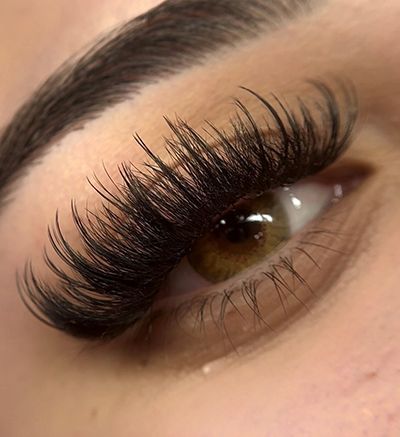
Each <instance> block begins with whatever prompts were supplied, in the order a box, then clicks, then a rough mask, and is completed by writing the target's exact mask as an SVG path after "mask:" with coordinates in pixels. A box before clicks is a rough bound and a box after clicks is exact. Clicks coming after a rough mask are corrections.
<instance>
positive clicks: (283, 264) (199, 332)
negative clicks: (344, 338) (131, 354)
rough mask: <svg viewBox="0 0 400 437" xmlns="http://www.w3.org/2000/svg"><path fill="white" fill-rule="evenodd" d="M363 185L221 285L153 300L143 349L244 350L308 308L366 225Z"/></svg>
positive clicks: (205, 356) (203, 357)
mask: <svg viewBox="0 0 400 437" xmlns="http://www.w3.org/2000/svg"><path fill="white" fill-rule="evenodd" d="M364 191H366V190H364V189H363V187H360V188H359V190H356V191H355V192H353V193H350V194H349V195H348V196H347V197H346V198H344V199H343V200H342V201H341V202H339V203H338V204H336V205H334V206H333V207H332V208H330V209H329V210H328V211H326V212H325V213H324V214H323V215H322V216H321V217H320V218H318V219H317V220H315V221H314V222H313V223H311V224H310V225H309V226H307V227H306V228H305V229H304V230H303V231H302V232H300V233H299V234H298V235H297V236H296V237H295V238H293V239H292V240H291V241H290V242H289V243H288V244H287V245H286V246H285V248H284V249H283V251H281V252H279V253H277V254H276V256H274V257H273V258H272V259H269V260H268V261H267V262H266V263H265V262H264V264H259V265H257V266H255V267H254V268H251V269H248V271H245V272H244V274H243V275H241V276H238V277H236V278H233V279H232V280H228V281H226V282H225V283H224V284H223V286H222V288H221V286H220V285H217V286H215V285H214V286H210V287H208V289H207V290H202V291H201V293H195V294H194V295H193V296H191V297H189V298H188V296H187V295H186V296H178V297H177V298H175V299H172V300H171V302H169V304H168V305H167V306H165V302H159V304H158V305H155V306H154V307H153V311H152V314H151V316H150V317H149V319H148V320H147V321H146V322H145V323H144V324H143V325H142V327H141V329H144V330H147V331H148V332H150V331H151V335H150V336H148V337H146V338H147V340H146V342H147V341H148V340H149V339H150V343H151V347H150V348H149V347H148V346H149V345H148V344H147V346H146V351H147V352H146V353H152V354H159V353H160V351H161V350H164V349H165V353H167V354H168V356H169V355H170V354H171V356H174V360H175V361H176V362H179V361H180V360H179V357H181V358H182V360H183V361H184V362H186V364H187V365H192V363H193V357H192V355H193V354H195V355H196V356H197V360H195V361H196V365H199V363H202V362H207V361H209V360H212V359H216V358H218V357H220V356H222V355H226V354H228V353H230V352H234V351H236V352H237V351H238V350H240V351H243V350H245V349H246V347H247V346H250V345H251V344H252V343H253V341H254V339H255V338H258V337H260V335H261V334H263V333H265V334H266V335H268V334H269V335H271V334H277V333H278V332H280V331H282V330H283V328H285V327H286V326H287V325H288V324H290V323H292V322H293V321H294V320H296V319H297V318H298V317H299V316H301V315H303V314H304V313H306V312H307V311H309V310H310V309H312V307H313V305H314V303H315V302H316V301H317V300H318V299H319V298H321V297H322V296H323V295H325V294H326V292H327V291H328V290H329V289H331V288H332V286H333V285H334V284H335V283H336V282H337V281H338V278H339V276H340V274H341V273H342V272H343V271H344V270H345V265H346V263H347V262H348V261H349V260H350V259H351V256H352V255H354V253H355V251H356V248H357V246H358V243H359V241H360V238H361V236H362V234H363V232H364V230H365V227H366V226H367V224H368V219H367V217H368V215H369V214H368V208H369V207H370V202H368V200H369V196H367V195H365V194H364V193H363V192H364ZM361 209H364V211H365V212H364V214H363V215H362V217H363V222H362V223H361V222H360V210H361ZM166 324H167V325H166ZM142 333H143V332H142ZM130 335H132V333H130ZM262 337H264V336H262ZM140 348H141V346H140ZM161 355H163V354H161ZM188 357H191V358H188Z"/></svg>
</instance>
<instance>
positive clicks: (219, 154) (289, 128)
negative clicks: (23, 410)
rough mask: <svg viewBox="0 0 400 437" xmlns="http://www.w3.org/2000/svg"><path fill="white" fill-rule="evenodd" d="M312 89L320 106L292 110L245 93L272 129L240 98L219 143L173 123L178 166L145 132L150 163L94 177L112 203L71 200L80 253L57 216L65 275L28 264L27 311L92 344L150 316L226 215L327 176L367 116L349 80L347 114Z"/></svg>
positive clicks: (172, 149) (22, 286)
mask: <svg viewBox="0 0 400 437" xmlns="http://www.w3.org/2000/svg"><path fill="white" fill-rule="evenodd" d="M312 85H313V87H314V88H315V89H316V90H317V92H318V94H319V96H320V98H317V99H315V100H313V103H312V105H311V106H310V105H308V106H307V105H306V104H305V103H304V101H302V100H301V99H298V104H297V105H296V108H294V110H291V109H289V108H286V107H285V105H284V103H283V102H282V101H280V100H279V99H277V98H276V97H274V103H270V102H269V101H267V100H265V99H264V98H263V97H262V96H260V95H259V94H257V93H255V92H254V91H251V90H249V89H246V88H244V90H245V91H246V92H248V93H250V94H251V95H252V96H253V98H255V99H256V100H257V101H258V102H259V104H260V105H261V106H262V107H263V110H264V111H265V114H266V116H267V117H266V118H265V121H264V122H263V123H262V124H263V126H260V125H259V124H258V123H257V122H256V121H255V119H254V117H253V116H252V114H251V112H250V111H249V110H248V109H247V107H246V106H245V105H244V104H243V103H241V101H240V100H235V104H236V107H237V113H236V115H235V116H234V118H232V119H231V120H230V129H229V130H220V129H218V128H216V127H215V126H214V125H213V124H211V123H208V130H207V131H206V132H207V134H208V135H209V137H210V138H211V140H210V141H209V140H207V139H206V138H205V135H201V134H200V133H199V132H198V131H196V130H195V129H193V128H192V127H191V126H190V125H188V124H187V123H186V122H184V121H183V120H181V119H178V120H177V121H175V122H172V121H171V120H168V119H166V122H167V123H168V126H169V128H170V130H171V133H172V137H171V138H165V142H166V147H167V151H168V155H169V158H170V160H171V163H166V162H165V161H163V160H162V159H161V158H159V157H158V156H157V155H155V154H154V153H153V152H152V151H151V150H150V149H149V148H148V146H147V145H146V144H145V142H144V141H143V140H142V139H141V138H140V137H139V136H138V135H135V140H136V142H137V143H138V145H139V146H140V147H142V148H143V149H144V151H145V152H146V154H147V156H148V158H149V161H148V162H147V163H146V164H145V170H144V171H142V170H139V169H137V168H136V167H135V166H134V165H133V164H130V163H129V164H128V163H123V164H122V165H121V166H120V167H119V173H120V176H121V178H122V183H120V184H118V183H117V182H115V181H113V180H112V179H111V176H109V175H108V173H107V175H108V177H109V179H110V180H111V182H112V183H113V190H109V189H107V188H106V187H105V186H104V185H103V184H102V183H101V182H100V181H99V179H98V178H96V179H95V183H91V184H92V186H93V188H94V189H95V190H96V192H97V193H98V194H99V195H100V196H101V198H102V206H101V207H100V208H98V209H97V210H96V211H86V212H85V213H84V214H83V215H81V213H80V212H79V211H78V208H77V206H76V203H75V202H74V201H72V202H71V211H72V218H73V223H74V226H75V228H76V230H77V231H78V234H79V237H80V242H81V244H82V248H81V249H80V250H77V249H74V248H73V247H72V245H71V244H70V243H69V242H68V241H67V239H66V238H65V236H64V233H63V231H62V228H61V224H60V220H59V216H58V214H56V218H55V223H54V225H53V226H52V227H51V228H49V241H50V243H51V246H52V248H53V250H54V252H55V254H56V255H57V260H53V259H51V257H50V255H49V254H48V252H47V251H46V250H45V251H44V260H45V263H46V265H47V267H48V268H49V269H50V271H51V272H52V273H53V274H54V275H55V278H56V279H57V282H56V284H55V285H54V286H53V285H50V284H49V283H47V282H45V281H43V280H42V279H41V278H39V277H38V276H37V275H36V273H35V271H34V268H33V265H32V263H31V262H30V261H28V262H27V264H26V266H25V269H24V271H23V272H22V274H21V275H18V278H17V282H18V289H19V292H20V295H21V297H22V299H23V301H24V303H25V304H26V305H27V307H28V309H29V310H30V311H31V312H32V313H33V314H34V315H35V316H36V317H37V318H39V319H40V320H41V321H43V322H44V323H47V324H49V325H50V326H53V327H55V328H57V329H59V330H62V331H65V332H66V333H68V334H71V335H73V336H76V337H82V338H87V339H107V338H113V337H116V336H118V335H119V334H121V333H122V332H124V331H125V330H126V329H127V328H130V327H132V326H133V325H134V324H135V323H137V322H138V321H140V320H141V319H143V318H144V317H145V316H146V314H148V312H149V310H150V309H151V307H152V304H153V302H154V299H155V297H156V295H157V293H158V292H159V290H160V288H161V286H162V285H163V282H164V281H165V279H166V277H167V276H168V274H169V273H170V271H171V270H172V269H173V268H174V267H176V266H177V264H178V263H179V262H180V260H181V259H182V258H183V257H184V256H185V255H186V254H187V253H188V252H189V251H190V248H191V247H192V246H193V244H194V242H195V241H196V240H197V239H198V238H199V237H201V236H202V235H204V234H205V233H206V232H207V231H209V230H210V229H211V228H212V225H213V223H214V222H215V219H216V217H218V216H221V214H223V213H224V212H225V211H226V210H227V209H228V208H230V207H231V206H232V205H234V204H235V203H236V202H237V201H238V200H240V199H241V198H244V197H252V196H257V195H258V194H260V193H263V192H266V191H268V190H273V189H275V188H278V187H281V186H289V185H292V184H294V183H295V182H297V181H299V180H300V179H303V178H305V177H307V176H310V175H313V174H315V173H318V172H319V171H321V170H323V169H324V168H326V167H328V166H329V165H330V164H332V163H333V162H334V161H335V160H336V159H337V158H338V157H339V156H340V154H341V153H342V152H343V151H344V150H345V149H346V147H347V145H348V144H349V141H350V136H351V133H352V130H353V126H354V123H355V120H356V115H357V109H356V108H357V105H356V98H355V92H354V90H353V89H352V88H351V87H348V86H347V85H346V86H345V85H341V86H340V91H341V95H342V96H343V98H344V99H343V103H344V107H345V108H346V111H344V113H343V114H342V112H341V109H340V107H341V106H340V104H339V103H340V102H339V100H338V99H337V98H336V96H335V93H334V92H333V91H332V90H331V88H329V87H328V86H327V85H325V84H323V83H321V82H313V83H312ZM311 107H312V110H313V111H314V112H315V113H316V115H315V116H314V115H312V112H311ZM114 189H115V192H112V191H114ZM60 261H61V265H62V267H61V266H60Z"/></svg>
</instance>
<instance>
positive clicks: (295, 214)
mask: <svg viewBox="0 0 400 437" xmlns="http://www.w3.org/2000/svg"><path fill="white" fill-rule="evenodd" d="M275 193H276V195H277V199H278V201H279V202H280V204H281V205H282V206H283V207H284V209H285V211H286V214H287V217H288V221H289V226H290V233H291V234H292V235H293V234H295V233H297V232H299V231H300V230H301V229H302V228H304V227H305V226H306V225H307V224H308V223H309V222H311V221H312V220H314V219H315V218H316V217H318V216H319V215H320V214H321V212H322V211H323V210H324V209H326V208H327V207H328V206H329V205H330V204H332V203H334V202H336V201H337V200H339V199H340V198H342V197H343V189H342V186H341V185H339V184H337V185H328V184H323V183H317V182H299V183H297V184H295V185H293V186H292V187H290V188H289V187H285V188H280V189H278V190H276V191H275Z"/></svg>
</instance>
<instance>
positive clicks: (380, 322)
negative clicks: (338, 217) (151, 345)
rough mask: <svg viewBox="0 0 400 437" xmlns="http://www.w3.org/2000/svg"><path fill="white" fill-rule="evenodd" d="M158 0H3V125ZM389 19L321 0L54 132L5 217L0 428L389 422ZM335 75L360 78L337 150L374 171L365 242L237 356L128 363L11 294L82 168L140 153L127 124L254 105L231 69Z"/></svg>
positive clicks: (398, 398)
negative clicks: (276, 330)
mask: <svg viewBox="0 0 400 437" xmlns="http://www.w3.org/2000/svg"><path fill="white" fill-rule="evenodd" d="M157 3H158V2H156V1H146V0H143V1H135V2H132V1H113V2H112V4H111V3H110V2H105V1H100V2H99V1H92V0H90V1H89V0H88V1H86V2H85V5H84V6H82V2H78V1H68V2H67V1H63V0H59V1H57V2H54V1H53V2H51V1H46V2H45V1H40V2H39V1H29V2H27V1H26V0H25V1H24V0H19V1H3V2H2V4H1V6H0V21H1V25H0V37H1V38H0V40H1V41H2V47H1V51H0V64H1V65H2V66H6V67H5V68H2V72H1V73H0V74H2V76H0V77H1V80H0V125H3V124H5V123H6V122H7V121H9V119H10V118H11V117H12V115H13V113H14V111H15V109H16V108H17V107H18V106H19V105H20V104H21V103H22V102H23V101H24V99H26V98H27V97H28V96H29V95H30V93H31V92H32V91H33V90H34V89H35V87H36V86H37V85H38V84H39V83H40V82H41V81H42V80H43V79H45V78H46V77H47V76H48V75H49V74H50V73H51V72H52V71H53V70H54V68H56V67H57V65H59V64H60V63H61V62H62V61H63V60H64V59H66V58H68V57H69V56H70V55H72V54H73V53H74V52H76V51H77V50H79V49H80V48H81V47H83V46H84V45H85V44H87V43H88V42H90V41H92V40H93V38H95V37H96V35H98V34H99V33H101V32H104V31H105V30H107V29H109V28H110V27H113V26H115V25H116V24H118V23H120V22H121V21H122V20H125V19H127V18H132V17H134V16H136V15H138V14H139V13H141V12H143V11H145V10H147V9H148V8H150V7H152V6H154V5H155V4H157ZM349 3H351V4H349ZM21 11H22V12H21ZM399 21H400V4H399V3H398V2H397V1H395V0H386V1H385V0H384V1H381V2H379V3H377V2H374V1H372V0H357V1H356V0H354V1H352V2H348V1H345V0H332V1H330V2H328V4H327V5H326V6H325V7H323V8H320V10H318V11H317V12H314V13H313V14H312V15H310V16H308V17H306V18H301V19H297V20H295V21H294V22H292V23H290V24H288V25H286V26H284V27H283V28H282V29H281V30H279V31H277V32H275V33H273V34H269V35H261V36H260V38H259V39H257V40H253V41H251V42H247V43H243V44H241V45H240V46H239V47H238V48H235V49H227V50H224V51H222V53H219V54H218V55H217V54H216V55H211V56H210V58H209V59H208V61H207V62H206V63H204V65H202V66H199V67H195V68H191V69H189V70H186V71H183V72H182V73H180V74H179V75H176V76H173V77H172V78H169V79H166V80H163V81H161V82H159V83H157V84H155V85H152V86H149V87H146V88H145V89H144V90H143V92H142V93H141V95H140V96H139V97H137V98H135V99H134V100H133V101H127V102H125V103H123V104H120V105H119V106H117V107H114V108H112V109H109V110H107V111H105V112H104V114H102V116H101V117H100V118H99V119H97V120H95V121H93V122H91V123H90V124H88V125H87V126H86V127H85V129H84V130H82V131H78V132H74V133H71V134H68V135H67V136H65V137H64V138H62V139H61V140H60V141H59V142H58V143H57V145H56V146H54V147H52V148H51V149H50V150H49V152H48V153H47V154H46V156H45V158H43V159H42V160H41V161H40V163H38V164H37V165H35V166H32V167H31V168H30V170H29V171H28V172H27V174H26V175H25V176H24V178H23V179H22V180H20V181H19V183H18V184H17V186H16V187H15V191H14V193H13V201H12V202H11V203H10V204H9V205H7V208H6V209H5V210H4V211H3V213H2V215H1V217H0V241H2V248H1V249H0V251H1V260H2V262H1V264H0V284H1V285H0V287H1V305H0V356H1V361H0V375H1V377H0V434H1V435H4V436H9V437H19V436H21V437H22V436H26V435H27V433H28V434H29V435H30V436H32V437H36V436H37V437H39V436H41V437H47V436H55V435H57V436H59V437H64V436H65V437H66V436H82V437H83V436H84V437H91V436H97V437H102V436H110V435H113V436H116V437H127V436H132V435H137V436H221V435H229V436H241V435H252V436H266V435H268V436H275V435H277V436H281V435H285V436H291V435H293V436H303V435H304V436H321V435H323V436H337V435H341V436H396V435H399V432H400V389H399V387H400V344H399V341H398V333H399V332H400V317H399V312H400V295H399V293H398V290H399V285H398V281H399V279H400V278H399V274H398V266H399V262H400V255H399V251H398V246H399V243H400V230H399V228H398V223H399V221H400V200H399V196H398V193H399V189H400V174H399V172H398V169H399V165H400V148H399V145H400V141H399V140H400V135H399V132H400V130H399V129H400V83H399V81H398V76H399V72H400V45H399V42H398V41H399V39H400V28H399V26H398V23H399ZM61 23H62V24H61ZM37 29H39V31H37ZM43 54H45V55H43ZM8 72H12V74H9V73H8ZM332 74H333V75H339V76H344V77H348V78H350V79H351V80H352V81H353V83H354V84H355V85H356V87H357V92H358V96H359V101H360V108H361V117H360V119H361V123H360V125H359V127H358V135H357V138H356V140H355V141H354V144H353V145H352V147H351V149H350V151H349V152H348V153H349V156H350V157H351V158H354V159H361V160H362V162H364V163H366V164H368V165H370V166H371V167H372V168H373V172H372V175H371V176H370V178H369V179H368V181H367V182H366V183H365V185H364V186H363V187H360V191H359V192H358V193H357V192H355V193H354V197H353V199H354V202H359V205H360V207H359V212H358V214H359V216H355V218H353V220H354V223H353V226H354V228H357V224H358V223H360V227H361V230H362V233H361V235H362V238H361V243H360V244H359V245H357V247H355V248H354V250H353V252H352V253H351V254H350V255H349V259H348V260H347V262H346V266H345V268H344V271H343V273H342V275H341V276H340V277H339V278H338V280H337V281H335V282H333V283H332V284H330V287H329V290H328V292H327V293H326V295H324V297H323V299H320V301H318V302H317V303H316V305H315V306H314V307H313V309H312V311H311V312H309V313H307V314H305V315H304V316H302V317H300V318H298V320H296V321H295V323H293V324H291V325H290V326H288V327H287V328H285V329H283V330H282V332H281V333H280V334H279V335H278V336H276V337H271V336H270V335H262V334H260V335H254V339H253V340H252V342H251V343H252V345H251V346H249V347H248V348H246V350H245V351H244V352H243V353H241V354H239V355H237V354H227V356H225V357H220V358H218V359H216V360H212V362H210V363H207V367H204V364H205V362H204V360H200V359H198V360H197V357H196V356H195V357H194V361H195V362H193V363H191V365H190V366H189V367H185V366H180V365H179V363H176V365H175V363H174V356H173V355H170V356H169V358H168V360H169V362H171V361H172V364H173V365H171V366H167V365H165V361H163V360H161V359H156V360H155V362H154V363H153V362H152V363H140V362H138V361H137V360H135V357H132V356H131V355H130V354H129V353H127V352H126V350H121V349H124V345H125V343H124V342H120V343H118V342H117V343H116V344H112V345H106V346H88V345H87V344H86V343H85V342H82V341H79V340H76V339H73V338H69V337H67V336H66V335H64V334H62V333H60V332H57V331H55V330H51V329H50V328H48V327H46V326H45V325H43V324H41V323H40V322H38V321H37V320H36V319H34V318H33V317H32V316H31V315H30V314H29V312H28V311H27V310H26V308H25V307H24V306H23V305H22V303H21V301H20V299H19V297H18V294H17V290H16V285H15V271H16V270H17V269H19V268H20V267H21V266H23V265H24V262H25V260H26V258H27V257H31V258H33V259H34V260H35V259H39V257H40V251H41V249H42V247H43V245H44V244H45V243H46V228H47V225H48V224H49V223H51V222H52V220H53V217H54V212H55V210H56V209H57V208H58V209H59V210H60V212H61V215H62V216H63V217H65V220H68V205H69V201H70V199H71V198H76V199H77V200H78V202H81V204H84V203H85V202H86V200H88V201H89V204H91V203H93V204H95V202H96V198H95V197H94V195H93V191H92V190H91V189H90V187H89V186H88V184H87V182H86V177H87V176H88V175H89V176H90V175H92V174H93V172H94V173H98V174H102V165H103V162H104V163H105V164H106V166H107V168H109V169H110V171H111V173H112V174H115V167H116V165H117V164H118V163H120V162H123V161H124V160H131V161H133V162H134V163H135V164H137V165H141V164H142V162H143V160H144V158H145V157H144V154H143V152H142V151H141V150H139V149H138V148H137V146H136V145H135V144H134V143H133V142H132V140H131V134H132V132H135V131H138V132H139V133H140V134H141V136H142V137H143V138H145V140H146V142H147V143H148V144H150V145H151V147H152V149H153V150H155V151H156V152H158V153H160V154H161V155H163V153H164V154H165V151H164V150H163V143H162V141H161V136H162V135H163V134H164V135H167V134H168V130H167V128H166V126H165V124H164V123H163V121H162V117H163V115H168V116H170V117H174V114H179V115H183V116H184V118H185V119H186V120H188V121H189V122H190V123H191V124H192V125H193V126H194V127H196V128H201V127H202V126H204V123H203V121H204V119H208V120H212V121H213V122H214V123H215V124H216V125H218V126H224V124H226V123H227V117H226V114H227V112H229V113H230V112H232V96H243V99H244V101H245V102H246V103H248V105H249V106H250V108H252V107H253V105H254V101H252V100H251V99H249V97H248V96H245V95H243V94H241V91H238V86H239V85H245V86H247V87H250V88H252V89H255V90H257V92H259V93H261V94H263V95H268V93H269V92H271V91H272V92H275V93H287V94H288V95H298V94H299V93H300V94H301V91H302V89H303V85H302V83H303V82H304V78H306V79H307V78H310V77H316V78H325V77H327V76H329V75H332ZM178 96H179V97H178ZM254 109H255V110H257V109H256V107H255V106H254ZM99 157H101V159H99ZM113 172H114V173H113ZM32 199H34V201H32ZM365 217H368V220H367V223H366V224H365V220H362V219H363V218H365ZM361 223H363V224H362V225H361ZM70 235H71V236H72V238H73V237H74V234H73V230H72V228H71V231H70ZM175 335H176V336H179V331H178V330H176V332H175ZM177 338H178V341H179V337H177ZM175 341H177V340H175ZM196 360H197V361H196ZM28 430H29V431H28Z"/></svg>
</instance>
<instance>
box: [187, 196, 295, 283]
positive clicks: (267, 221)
mask: <svg viewBox="0 0 400 437" xmlns="http://www.w3.org/2000/svg"><path fill="white" fill-rule="evenodd" d="M289 237H290V225H289V220H288V217H287V213H286V210H285V208H284V206H283V205H282V203H281V201H280V199H279V198H278V196H276V195H275V194H274V193H266V194H263V195H261V196H259V197H256V198H254V199H251V200H242V201H241V202H239V203H238V204H237V205H235V206H234V207H232V208H231V209H230V210H229V211H227V212H226V213H225V214H224V215H223V216H222V217H220V218H219V219H218V221H217V223H216V224H215V226H214V229H213V230H212V231H211V232H209V233H208V234H207V235H205V236H204V237H203V238H201V239H199V240H198V241H197V243H196V244H195V245H194V247H193V249H192V251H191V253H190V254H189V257H188V259H189V263H190V265H191V266H192V268H193V269H194V270H195V271H196V272H197V273H199V274H200V275H201V276H202V277H204V278H205V279H206V280H208V281H210V282H213V283H217V282H220V281H224V280H226V279H228V278H230V277H232V276H234V275H235V274H237V273H239V272H240V271H241V270H244V269H246V268H248V267H250V266H251V265H253V264H256V263H258V262H260V261H261V260H262V259H263V258H264V257H265V256H267V255H269V254H271V252H273V251H274V250H276V249H277V248H278V246H280V245H281V243H282V242H283V241H285V240H287V239H288V238H289Z"/></svg>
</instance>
